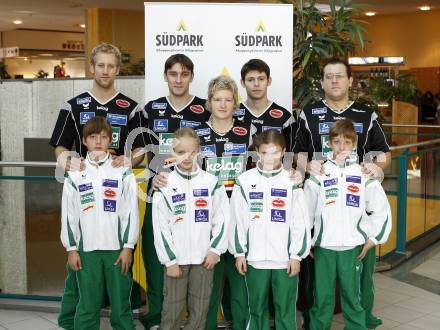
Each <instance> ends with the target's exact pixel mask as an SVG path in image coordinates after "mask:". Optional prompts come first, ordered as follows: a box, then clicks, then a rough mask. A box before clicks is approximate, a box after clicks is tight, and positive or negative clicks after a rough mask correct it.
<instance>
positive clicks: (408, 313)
mask: <svg viewBox="0 0 440 330" xmlns="http://www.w3.org/2000/svg"><path fill="white" fill-rule="evenodd" d="M377 314H378V316H379V317H380V318H382V319H389V320H391V321H395V322H399V323H401V324H406V323H408V322H411V321H413V320H415V319H417V318H419V317H422V316H423V315H425V314H426V313H421V312H417V311H415V310H412V309H408V308H404V307H399V306H395V305H391V306H388V307H385V308H384V309H381V310H378V311H377Z"/></svg>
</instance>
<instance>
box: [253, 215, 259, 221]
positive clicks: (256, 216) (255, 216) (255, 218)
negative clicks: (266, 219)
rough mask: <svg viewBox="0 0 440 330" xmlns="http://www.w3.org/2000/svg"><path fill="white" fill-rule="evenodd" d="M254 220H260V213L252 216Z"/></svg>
mask: <svg viewBox="0 0 440 330" xmlns="http://www.w3.org/2000/svg"><path fill="white" fill-rule="evenodd" d="M252 220H253V221H256V220H260V215H259V214H255V215H254V216H253V217H252Z"/></svg>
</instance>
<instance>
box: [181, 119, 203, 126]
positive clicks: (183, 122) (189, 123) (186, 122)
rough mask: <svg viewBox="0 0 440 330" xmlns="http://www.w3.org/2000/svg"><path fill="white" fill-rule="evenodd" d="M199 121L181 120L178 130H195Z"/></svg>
mask: <svg viewBox="0 0 440 330" xmlns="http://www.w3.org/2000/svg"><path fill="white" fill-rule="evenodd" d="M200 124H201V123H200V122H199V121H189V120H181V121H180V128H196V127H199V126H200Z"/></svg>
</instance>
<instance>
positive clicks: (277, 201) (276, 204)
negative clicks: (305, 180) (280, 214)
mask: <svg viewBox="0 0 440 330" xmlns="http://www.w3.org/2000/svg"><path fill="white" fill-rule="evenodd" d="M285 205H286V203H285V202H284V201H283V200H282V199H274V200H273V201H272V206H273V207H278V208H281V207H284V206H285Z"/></svg>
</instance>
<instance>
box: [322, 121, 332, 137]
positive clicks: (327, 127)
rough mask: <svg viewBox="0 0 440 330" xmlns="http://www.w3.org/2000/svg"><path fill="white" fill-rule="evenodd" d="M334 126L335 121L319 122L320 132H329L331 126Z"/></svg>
mask: <svg viewBox="0 0 440 330" xmlns="http://www.w3.org/2000/svg"><path fill="white" fill-rule="evenodd" d="M332 126H333V123H332V122H329V121H325V122H323V123H319V134H329V132H330V128H332Z"/></svg>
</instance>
